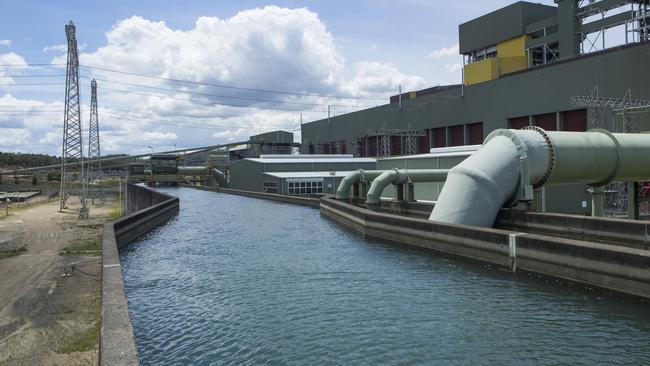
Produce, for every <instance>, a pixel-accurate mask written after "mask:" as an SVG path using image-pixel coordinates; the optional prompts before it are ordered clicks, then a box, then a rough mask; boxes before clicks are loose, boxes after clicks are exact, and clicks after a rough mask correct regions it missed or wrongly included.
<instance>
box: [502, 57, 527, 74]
mask: <svg viewBox="0 0 650 366" xmlns="http://www.w3.org/2000/svg"><path fill="white" fill-rule="evenodd" d="M527 67H528V59H527V58H526V56H518V57H499V75H505V74H509V73H511V72H515V71H519V70H524V69H526V68H527Z"/></svg>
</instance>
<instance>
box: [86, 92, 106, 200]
mask: <svg viewBox="0 0 650 366" xmlns="http://www.w3.org/2000/svg"><path fill="white" fill-rule="evenodd" d="M101 155H102V154H101V149H100V144H99V118H98V115H97V82H96V81H95V79H93V80H92V81H91V82H90V128H89V130H88V175H87V179H88V183H89V185H90V184H92V185H93V187H94V188H93V189H90V186H89V189H88V193H89V195H90V197H91V200H92V203H93V204H94V203H95V198H98V199H99V200H100V201H101V202H104V191H103V190H102V161H101Z"/></svg>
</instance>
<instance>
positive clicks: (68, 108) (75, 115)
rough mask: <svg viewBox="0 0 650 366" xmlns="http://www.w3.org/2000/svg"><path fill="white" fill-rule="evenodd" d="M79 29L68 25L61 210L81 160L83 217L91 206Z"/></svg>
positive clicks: (66, 31)
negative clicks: (72, 172)
mask: <svg viewBox="0 0 650 366" xmlns="http://www.w3.org/2000/svg"><path fill="white" fill-rule="evenodd" d="M75 32H76V28H75V26H74V24H73V23H72V21H70V23H69V24H67V25H66V26H65V35H66V38H67V41H68V62H67V69H66V79H65V109H64V115H63V152H62V154H61V190H60V192H59V194H60V206H59V210H60V211H63V209H64V208H66V203H67V200H68V196H69V195H70V193H71V191H72V188H73V182H76V179H74V178H75V177H74V176H69V172H68V171H67V170H68V169H67V164H68V163H72V162H75V161H78V162H79V163H80V166H81V169H80V173H79V178H80V181H81V184H79V185H78V193H79V200H80V203H81V208H80V209H79V218H80V219H84V218H87V217H88V207H87V205H86V187H87V180H86V170H85V169H84V156H83V139H82V133H83V130H82V128H81V104H80V100H79V97H80V95H79V54H78V52H77V38H76V35H75Z"/></svg>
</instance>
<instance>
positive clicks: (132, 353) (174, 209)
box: [99, 184, 179, 366]
mask: <svg viewBox="0 0 650 366" xmlns="http://www.w3.org/2000/svg"><path fill="white" fill-rule="evenodd" d="M124 206H125V209H126V212H127V215H126V216H124V217H122V218H121V219H119V220H117V221H113V222H109V223H107V224H106V225H104V239H103V245H102V246H103V254H102V314H101V324H102V327H101V334H100V341H99V363H100V365H106V366H109V365H110V366H114V365H139V361H138V351H137V348H136V345H135V339H134V336H133V327H132V325H131V317H130V315H129V308H128V303H127V300H126V294H125V292H124V282H123V279H122V267H121V264H120V257H119V253H118V250H119V248H120V247H122V246H124V245H126V244H128V243H130V242H132V241H133V240H135V239H137V238H138V237H140V236H141V235H143V234H145V233H147V232H148V231H150V230H152V229H154V228H155V227H156V226H158V225H160V224H162V223H164V222H165V221H167V220H168V219H169V218H171V217H173V216H175V215H177V214H178V211H179V199H178V198H176V197H172V196H168V195H166V194H162V193H160V192H156V191H153V190H151V189H148V188H145V187H140V186H136V185H133V184H127V185H126V195H125V202H124Z"/></svg>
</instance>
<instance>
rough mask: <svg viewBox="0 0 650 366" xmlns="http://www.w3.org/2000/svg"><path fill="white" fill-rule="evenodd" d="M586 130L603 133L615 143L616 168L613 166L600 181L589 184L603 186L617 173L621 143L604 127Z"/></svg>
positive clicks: (619, 163)
mask: <svg viewBox="0 0 650 366" xmlns="http://www.w3.org/2000/svg"><path fill="white" fill-rule="evenodd" d="M587 132H600V133H602V134H604V135H607V137H609V138H610V139H611V140H612V142H614V145H616V168H614V170H613V171H612V173H611V174H610V175H609V176H608V177H607V178H605V179H603V180H601V181H600V182H595V183H591V184H589V185H590V186H592V187H600V186H604V185H606V184H609V183H611V182H612V181H613V180H614V178H616V176H617V175H618V169H619V168H620V167H621V161H622V160H623V159H622V157H621V144H620V143H619V142H618V139H617V138H616V136H614V134H613V133H611V132H610V131H608V130H606V129H604V128H591V129H589V130H587Z"/></svg>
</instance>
